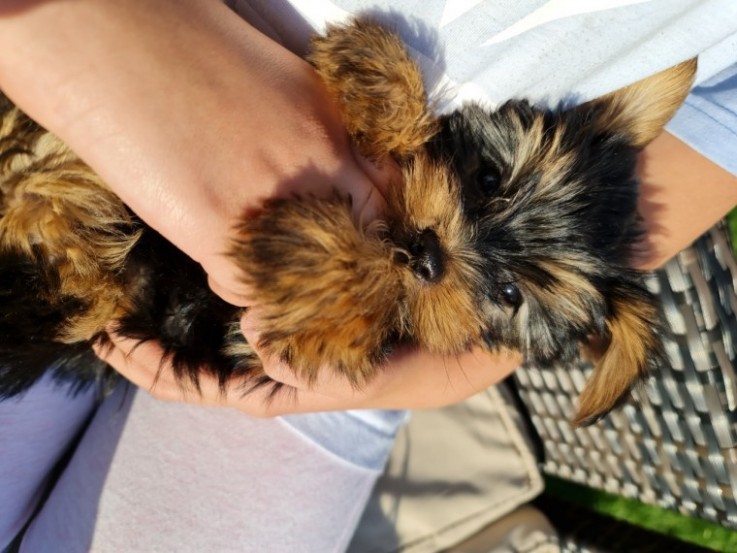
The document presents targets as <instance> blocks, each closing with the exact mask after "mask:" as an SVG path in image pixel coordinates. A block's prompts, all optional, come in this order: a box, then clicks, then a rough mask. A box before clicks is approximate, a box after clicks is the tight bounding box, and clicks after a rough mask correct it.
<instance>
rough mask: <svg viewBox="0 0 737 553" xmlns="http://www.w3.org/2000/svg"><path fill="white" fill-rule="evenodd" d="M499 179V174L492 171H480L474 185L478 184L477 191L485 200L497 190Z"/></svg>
mask: <svg viewBox="0 0 737 553" xmlns="http://www.w3.org/2000/svg"><path fill="white" fill-rule="evenodd" d="M501 180H502V179H501V177H500V176H499V173H498V172H496V171H495V170H494V169H485V170H483V171H481V172H480V173H479V174H478V176H477V177H476V183H477V184H478V187H479V191H480V192H481V194H483V195H484V197H486V198H490V197H491V196H493V195H494V194H496V191H497V190H498V189H499V184H500V183H501Z"/></svg>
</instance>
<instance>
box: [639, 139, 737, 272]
mask: <svg viewBox="0 0 737 553" xmlns="http://www.w3.org/2000/svg"><path fill="white" fill-rule="evenodd" d="M640 175H641V178H642V195H641V199H640V212H641V214H642V216H643V218H644V221H645V227H646V252H645V255H643V256H642V257H641V258H640V259H638V260H637V264H638V266H639V267H640V268H643V269H655V268H658V267H660V266H661V265H663V264H664V263H665V262H667V261H668V260H669V259H670V258H671V257H673V256H674V255H676V254H677V253H678V252H679V251H680V250H682V249H683V248H685V247H687V246H688V245H689V244H691V242H693V241H694V240H695V239H696V238H698V237H699V236H700V235H701V234H702V233H703V232H705V231H706V230H707V229H708V228H709V227H711V226H712V225H713V224H714V223H715V222H716V221H717V220H718V219H719V218H720V217H723V216H724V215H725V214H726V213H727V212H728V211H729V210H731V209H732V207H734V206H735V204H737V177H735V176H734V175H732V174H731V173H729V172H727V171H725V170H724V169H722V168H721V167H719V166H718V165H716V164H714V163H712V162H711V161H710V160H709V159H707V158H706V157H704V156H702V155H701V154H699V153H698V152H697V151H696V150H694V149H692V148H691V147H689V146H688V145H687V144H685V143H683V142H681V141H680V140H679V139H678V138H676V137H675V136H673V135H672V134H669V133H667V132H664V133H663V134H661V135H660V136H659V137H658V138H656V139H655V140H654V141H653V142H652V143H650V144H649V145H648V146H647V147H646V148H645V150H644V152H643V155H642V158H641V163H640Z"/></svg>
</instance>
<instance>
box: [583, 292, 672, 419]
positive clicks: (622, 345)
mask: <svg viewBox="0 0 737 553" xmlns="http://www.w3.org/2000/svg"><path fill="white" fill-rule="evenodd" d="M612 308H613V315H612V316H611V317H610V318H608V320H607V330H608V332H609V336H610V338H609V344H608V345H607V347H606V348H605V349H604V351H603V353H602V354H601V358H600V359H599V360H598V361H597V362H596V365H595V368H594V372H593V373H592V376H591V377H590V378H589V380H588V382H587V383H586V386H585V388H584V389H583V391H582V392H581V396H580V397H579V406H578V411H577V412H576V416H575V417H574V419H573V424H574V425H576V426H581V425H585V424H590V423H592V422H595V421H596V420H597V419H598V418H599V417H600V416H601V415H602V414H603V413H608V412H609V411H611V410H612V409H613V408H614V407H615V406H616V404H617V403H618V402H619V401H621V400H622V398H623V397H626V395H627V393H628V392H629V391H630V390H631V389H632V387H633V386H634V385H635V383H636V382H638V381H639V380H640V379H641V378H642V377H643V376H644V375H645V374H646V373H647V368H648V363H649V359H648V354H649V353H650V352H651V351H653V349H655V348H656V347H657V340H658V339H659V338H658V336H656V335H655V334H654V333H653V330H652V329H653V328H654V327H657V321H658V318H659V313H658V312H657V310H655V309H654V308H653V306H652V305H650V304H648V303H645V302H641V301H637V299H636V298H632V297H629V298H626V299H619V300H615V301H614V302H613V306H612Z"/></svg>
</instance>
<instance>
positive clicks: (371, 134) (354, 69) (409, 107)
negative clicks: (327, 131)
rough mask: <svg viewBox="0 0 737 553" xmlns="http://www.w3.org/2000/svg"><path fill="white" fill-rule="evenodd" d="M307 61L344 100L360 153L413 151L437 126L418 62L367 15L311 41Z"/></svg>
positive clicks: (346, 120)
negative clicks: (366, 17) (429, 106)
mask: <svg viewBox="0 0 737 553" xmlns="http://www.w3.org/2000/svg"><path fill="white" fill-rule="evenodd" d="M308 59H309V61H310V62H311V63H312V64H313V65H314V66H315V68H316V69H317V72H318V73H319V74H320V76H321V77H322V79H323V80H324V82H325V84H326V85H327V87H328V89H329V90H330V92H331V93H332V94H333V95H334V96H335V98H336V99H337V100H338V103H339V104H340V108H341V111H342V113H343V120H344V123H345V125H346V128H347V130H348V133H349V134H350V135H351V137H352V138H353V140H354V141H355V142H356V144H357V146H358V147H359V149H360V150H361V153H363V154H364V155H366V156H367V157H369V158H370V159H381V158H383V157H384V156H386V155H387V154H393V155H395V156H396V157H398V158H403V157H406V156H409V155H412V154H413V153H414V152H415V151H416V150H417V149H418V148H420V147H421V146H422V145H423V144H425V143H426V142H427V141H428V140H429V139H430V138H431V137H432V136H433V135H435V134H436V133H437V131H438V123H437V120H436V118H435V117H434V116H433V115H432V113H430V110H429V109H428V107H427V97H426V94H425V87H424V83H423V79H422V74H421V73H420V70H419V68H418V67H417V64H415V62H414V61H413V60H412V59H411V58H410V57H409V55H408V54H407V51H406V49H405V47H404V44H402V42H401V40H400V39H399V38H398V37H397V36H396V35H394V34H392V33H390V32H389V31H387V30H385V29H384V28H382V27H380V26H379V25H377V24H375V23H372V22H371V21H368V20H365V19H358V20H355V21H354V22H352V23H351V24H349V25H344V26H332V27H330V28H329V29H328V31H327V33H326V34H325V36H318V37H316V38H314V39H313V41H312V52H311V53H310V55H309V56H308Z"/></svg>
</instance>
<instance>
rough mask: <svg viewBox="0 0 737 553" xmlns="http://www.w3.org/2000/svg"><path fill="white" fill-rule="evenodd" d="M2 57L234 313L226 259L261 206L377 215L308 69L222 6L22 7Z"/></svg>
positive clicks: (60, 131)
mask: <svg viewBox="0 0 737 553" xmlns="http://www.w3.org/2000/svg"><path fill="white" fill-rule="evenodd" d="M80 29H84V32H80V31H79V30H80ZM0 51H4V52H13V55H7V56H0V88H2V89H3V90H4V91H5V92H6V93H7V94H8V96H10V97H11V98H12V99H13V100H14V101H15V102H16V103H17V104H18V105H19V106H20V107H21V108H22V109H24V111H26V112H27V113H28V114H29V115H30V116H31V117H33V118H34V119H36V120H37V121H38V122H39V123H41V124H42V125H44V126H46V127H47V128H49V130H51V131H53V132H54V133H56V134H57V135H59V136H60V137H61V138H63V139H64V140H65V142H67V143H68V144H69V145H70V146H71V147H72V149H74V150H75V152H76V153H77V154H78V155H80V157H82V159H84V160H85V161H86V162H87V163H88V164H89V165H90V166H91V167H92V168H93V169H94V170H95V171H96V172H97V173H98V174H99V175H100V176H102V177H103V179H104V180H105V181H106V182H107V183H108V185H109V186H110V187H111V188H112V189H113V191H114V192H115V193H116V194H118V195H119V196H120V197H121V198H122V199H123V201H124V202H125V203H126V204H127V205H128V206H130V207H131V209H133V211H135V212H136V213H137V214H138V215H139V216H140V217H141V218H142V219H143V220H144V221H146V223H147V224H148V225H150V226H151V227H153V228H154V229H156V230H158V231H159V232H160V233H161V234H163V235H164V236H165V237H166V238H167V239H169V240H170V241H171V242H173V243H174V244H175V245H176V246H177V247H179V248H180V249H181V250H182V251H184V252H185V253H186V254H188V255H189V256H190V257H192V258H193V259H195V260H196V261H198V262H199V263H201V264H202V266H203V267H204V269H205V271H206V272H207V273H208V275H209V277H210V281H211V283H212V288H213V289H214V290H215V291H216V292H217V293H218V294H219V295H221V296H222V297H223V298H224V299H226V300H228V301H230V302H231V303H234V304H236V305H246V304H247V303H248V302H247V299H246V298H247V297H248V290H247V289H245V287H244V285H243V284H242V283H241V282H240V280H239V278H238V273H237V270H236V268H235V267H234V266H233V264H232V262H231V260H230V258H229V257H227V256H226V255H224V252H226V251H228V250H229V246H230V242H229V241H230V237H231V232H232V229H233V227H234V226H235V223H236V222H237V221H238V220H239V219H240V218H241V217H242V216H243V215H244V214H245V213H247V212H248V210H249V209H252V208H254V207H257V206H259V205H260V203H261V201H262V200H263V199H265V198H271V197H274V196H278V195H288V194H291V193H293V192H303V193H305V192H309V193H313V194H316V195H320V194H324V193H326V192H328V191H331V190H332V189H333V187H338V188H340V190H341V192H343V193H346V194H350V195H351V196H352V198H353V200H354V201H353V205H354V208H355V210H356V215H357V216H358V217H361V218H362V219H363V220H370V219H371V218H373V217H374V216H375V214H376V212H377V211H378V210H380V209H381V205H382V202H381V195H380V194H378V193H376V188H375V186H374V183H373V182H372V180H371V178H370V176H369V175H367V173H366V170H369V169H370V168H369V167H368V166H367V165H366V164H364V163H362V161H361V160H360V159H357V158H356V157H355V156H354V155H353V152H352V150H351V147H350V144H349V141H348V139H347V136H346V134H345V131H344V129H343V125H342V122H341V120H340V115H339V113H338V111H337V108H336V106H335V105H333V103H332V102H331V101H330V100H329V99H328V98H327V97H326V93H325V90H324V87H323V85H322V82H321V81H320V80H319V78H318V77H317V76H316V74H315V72H314V71H313V70H312V68H311V67H310V66H309V65H308V64H307V63H306V62H305V61H304V60H302V59H300V58H298V57H297V56H295V55H293V54H292V53H290V52H288V51H287V50H285V49H284V48H282V47H281V46H280V45H278V44H276V43H275V42H273V41H271V40H270V39H268V38H266V37H264V36H263V35H262V34H260V33H259V32H258V31H256V30H255V29H253V28H252V27H250V26H249V25H248V24H246V23H245V22H243V21H242V20H241V19H240V18H239V17H238V16H237V15H236V14H234V13H233V12H231V11H230V9H229V8H227V7H226V6H225V5H224V4H222V3H221V2H213V1H212V0H181V1H178V2H170V1H167V0H121V1H116V2H108V1H106V0H78V1H76V2H50V1H38V0H27V1H23V0H18V1H17V2H14V4H13V7H10V6H9V5H5V6H4V7H0Z"/></svg>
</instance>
